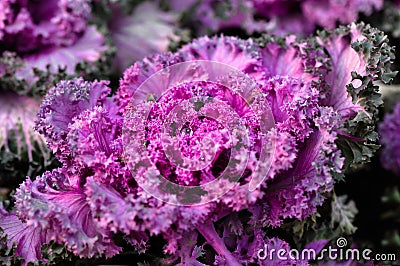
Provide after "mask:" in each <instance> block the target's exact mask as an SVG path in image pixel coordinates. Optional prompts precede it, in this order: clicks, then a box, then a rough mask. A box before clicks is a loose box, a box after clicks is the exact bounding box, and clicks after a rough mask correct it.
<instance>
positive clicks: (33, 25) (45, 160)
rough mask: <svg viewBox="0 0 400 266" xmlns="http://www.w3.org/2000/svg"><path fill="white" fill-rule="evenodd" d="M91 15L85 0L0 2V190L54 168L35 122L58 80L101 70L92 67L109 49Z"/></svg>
mask: <svg viewBox="0 0 400 266" xmlns="http://www.w3.org/2000/svg"><path fill="white" fill-rule="evenodd" d="M90 16H91V7H90V2H89V1H86V0H83V1H67V0H60V1H58V0H57V1H51V2H49V1H35V2H32V1H14V0H13V1H8V0H5V1H1V2H0V103H1V108H0V117H1V120H0V157H1V163H0V186H1V187H3V188H8V189H12V188H15V187H17V186H18V185H19V183H21V182H22V181H23V180H24V179H25V178H26V175H30V176H36V175H37V174H38V173H43V172H44V170H45V169H46V168H47V167H50V166H51V165H54V164H55V160H54V158H53V157H52V156H51V154H50V151H49V149H48V148H47V147H46V141H45V139H44V137H43V136H41V135H39V134H38V133H37V132H34V121H35V120H36V114H37V112H38V111H39V107H40V101H41V97H42V96H43V94H44V93H45V92H46V91H47V89H48V88H49V87H52V86H54V85H55V84H56V82H57V81H59V80H60V79H63V78H66V77H68V76H76V75H79V76H81V75H84V76H89V74H90V72H91V71H95V70H96V71H97V72H98V73H99V72H100V71H98V70H99V68H97V67H96V63H98V62H99V61H101V60H103V59H104V57H105V52H106V49H107V48H108V47H107V46H106V45H105V39H104V37H103V35H102V34H100V32H99V31H98V30H97V29H96V27H95V26H91V25H89V24H88V21H89V19H90ZM98 73H97V74H98Z"/></svg>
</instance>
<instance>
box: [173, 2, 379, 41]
mask: <svg viewBox="0 0 400 266" xmlns="http://www.w3.org/2000/svg"><path fill="white" fill-rule="evenodd" d="M170 7H171V8H172V9H173V10H176V11H181V12H182V13H183V15H182V18H183V21H187V23H188V24H189V25H190V24H191V25H192V27H194V28H195V30H196V31H197V33H198V34H199V35H202V34H206V33H210V32H216V31H220V30H229V29H230V28H242V29H243V30H245V31H247V32H248V33H252V32H254V31H259V32H268V33H273V34H278V35H282V36H283V35H285V34H287V33H291V34H298V35H301V36H308V35H309V34H311V33H312V32H314V31H315V29H316V28H317V27H323V28H328V29H333V28H335V27H336V26H337V25H338V24H341V25H345V24H348V23H352V22H355V21H357V20H358V18H359V15H360V14H364V15H370V14H371V13H372V12H373V11H375V10H381V9H382V7H383V0H368V1H363V0H345V1H337V0H327V1H318V0H296V1H287V0H285V1H282V0H233V1H228V0H223V1H215V0H206V1H195V0H190V1H184V0H174V1H170ZM193 25H194V26H193Z"/></svg>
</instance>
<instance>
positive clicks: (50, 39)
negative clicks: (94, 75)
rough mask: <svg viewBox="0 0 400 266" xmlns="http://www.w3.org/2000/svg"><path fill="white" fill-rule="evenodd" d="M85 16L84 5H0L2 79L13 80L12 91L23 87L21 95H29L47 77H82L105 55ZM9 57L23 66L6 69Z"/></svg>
mask: <svg viewBox="0 0 400 266" xmlns="http://www.w3.org/2000/svg"><path fill="white" fill-rule="evenodd" d="M90 16H91V7H90V1H88V0H79V1H67V0H57V1H51V2H49V1H35V2H31V1H20V0H17V1H14V0H12V1H11V0H6V1H1V3H0V47H1V48H0V55H2V56H3V60H2V61H3V62H2V63H1V64H0V75H1V76H2V79H4V78H8V80H10V79H13V80H15V81H14V84H12V85H13V86H17V85H21V84H20V83H21V82H22V83H23V85H25V86H23V88H22V89H21V90H22V91H25V92H26V91H28V92H29V90H30V89H31V86H34V85H35V84H36V83H37V82H39V84H37V85H38V86H39V85H40V84H41V83H42V82H43V79H44V78H46V77H47V78H48V79H50V80H54V79H55V78H56V77H55V76H56V74H61V73H65V74H68V75H72V74H75V73H76V71H78V73H80V74H81V75H85V74H86V72H88V71H90V69H91V68H93V67H94V63H95V62H97V61H98V60H100V59H102V58H103V57H104V55H103V52H105V51H106V49H107V46H106V45H105V43H104V42H105V39H104V37H103V35H102V34H100V32H99V31H98V30H97V29H96V27H95V26H91V25H88V21H89V19H90ZM10 54H11V55H12V57H11V58H13V59H14V60H16V58H17V59H18V58H19V59H20V60H19V61H20V62H21V63H22V64H19V65H18V66H15V65H14V66H15V67H14V68H11V69H10V68H9V65H10V59H9V60H6V59H7V58H8V57H9V55H10ZM5 55H7V56H8V57H5V58H4V56H5ZM11 62H12V61H11ZM89 66H90V67H89ZM4 76H5V77H4ZM10 77H11V78H10ZM41 79H42V80H41Z"/></svg>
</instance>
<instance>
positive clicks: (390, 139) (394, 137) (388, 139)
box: [379, 104, 400, 174]
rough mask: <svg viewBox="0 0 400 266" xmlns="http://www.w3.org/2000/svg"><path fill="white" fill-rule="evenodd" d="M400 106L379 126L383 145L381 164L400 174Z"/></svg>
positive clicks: (397, 105)
mask: <svg viewBox="0 0 400 266" xmlns="http://www.w3.org/2000/svg"><path fill="white" fill-rule="evenodd" d="M399 130H400V104H396V105H395V107H394V110H393V112H392V113H391V114H386V115H385V118H384V120H383V122H382V123H381V124H380V125H379V134H380V136H381V139H380V143H381V144H382V146H383V147H382V151H381V162H382V165H383V167H385V168H386V169H387V170H390V171H393V172H394V173H396V174H399V173H400V149H399V148H400V135H399V133H400V131H399Z"/></svg>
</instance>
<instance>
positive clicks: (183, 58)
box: [0, 24, 394, 265]
mask: <svg viewBox="0 0 400 266" xmlns="http://www.w3.org/2000/svg"><path fill="white" fill-rule="evenodd" d="M393 57H394V56H393V49H392V47H390V46H389V45H388V44H387V38H386V36H385V35H384V34H383V33H382V32H380V31H379V30H377V29H374V28H371V27H369V26H368V25H364V24H351V25H349V26H347V27H340V28H338V29H335V30H332V31H321V32H320V33H319V34H318V35H316V36H313V37H310V38H308V39H306V40H300V39H296V37H295V36H287V37H284V38H280V37H276V36H272V35H263V36H262V37H261V38H258V39H247V40H243V39H239V38H236V37H225V36H214V37H202V38H199V39H195V40H193V41H192V42H191V43H189V44H187V45H185V46H183V47H181V48H180V49H178V50H177V51H176V52H174V53H165V54H156V55H153V56H150V57H146V58H145V59H143V60H141V61H138V62H136V63H135V64H134V65H132V66H131V67H129V68H128V69H126V71H125V73H124V76H123V78H122V79H121V80H120V86H119V88H118V90H117V91H116V93H114V94H113V93H112V91H111V89H110V88H109V87H108V84H109V83H108V82H107V81H93V82H89V81H85V80H84V79H82V78H78V79H74V80H69V81H66V80H64V81H61V82H59V83H58V84H57V86H55V87H54V88H52V89H51V90H49V92H48V94H47V95H46V97H45V99H44V101H43V102H42V105H41V108H40V112H39V114H38V120H37V124H36V129H37V131H38V132H39V133H40V134H42V135H43V136H45V138H46V140H47V144H48V147H49V148H50V149H51V151H52V152H53V153H54V154H55V155H56V157H57V159H58V160H59V161H60V162H61V163H62V166H61V167H60V168H58V169H55V170H53V171H48V172H45V173H44V174H43V175H41V176H38V177H36V179H35V180H32V179H31V178H27V179H26V180H25V182H23V183H22V184H21V186H20V187H19V188H18V189H17V192H16V194H15V208H14V210H12V211H11V212H7V211H6V210H5V209H4V208H2V209H1V210H0V217H1V220H0V228H2V230H3V233H2V236H3V238H2V239H3V243H4V251H3V254H4V257H6V256H9V259H13V258H16V257H20V258H22V260H23V263H24V264H26V263H28V262H35V261H38V260H39V261H44V262H46V261H48V254H51V252H52V250H51V249H48V250H46V252H45V253H44V252H42V246H43V245H44V244H48V243H53V242H55V243H58V244H61V245H64V246H65V247H66V249H67V250H68V251H69V252H72V253H73V254H75V255H76V256H79V257H82V258H85V257H88V258H90V257H98V256H102V255H104V256H105V257H112V256H114V255H115V254H118V253H121V252H123V250H122V247H121V246H120V244H119V243H118V241H117V240H116V239H117V236H118V235H123V236H124V238H123V239H124V240H125V241H126V242H127V243H129V244H130V245H132V246H133V248H134V249H135V250H136V251H137V252H143V251H145V250H146V249H148V248H149V243H151V239H152V237H155V236H158V237H161V238H162V239H164V240H165V246H164V252H165V253H166V254H167V258H165V259H164V260H162V262H163V263H164V264H180V265H193V264H194V265H203V264H206V265H209V264H215V265H250V264H251V263H256V264H258V265H276V264H278V263H280V262H272V261H268V260H260V259H259V257H258V256H257V255H258V254H257V253H258V250H259V249H262V248H264V245H268V246H269V247H284V248H286V249H288V248H289V245H288V243H286V242H285V241H283V240H280V239H278V238H275V237H274V236H271V235H268V232H269V230H270V229H271V228H277V227H279V226H281V225H282V224H283V223H284V222H285V221H287V220H300V219H303V218H307V217H310V216H311V215H313V214H314V213H315V212H316V210H317V207H318V206H321V205H322V204H323V202H324V200H325V198H327V197H329V195H330V193H331V191H332V189H333V185H334V184H335V182H337V181H338V180H341V179H342V178H343V174H344V173H345V171H346V169H347V168H348V167H349V166H356V165H359V164H362V163H364V162H366V161H368V160H369V158H370V157H371V156H372V154H373V152H374V151H375V149H376V148H377V145H376V141H377V134H376V132H375V129H374V128H375V124H376V120H377V112H378V109H377V108H378V106H380V104H381V100H380V95H379V93H378V87H377V86H376V85H374V82H375V81H378V80H382V81H383V82H389V81H390V80H391V79H392V77H393V75H394V73H393V72H391V71H390V64H391V62H392V60H393ZM222 66H223V67H222ZM265 170H267V171H266V172H265V174H264V171H265ZM260 173H261V174H262V175H260ZM208 184H213V185H212V186H209V185H208ZM226 188H229V189H226ZM215 195H217V196H215ZM171 203H172V204H171ZM205 245H209V246H210V247H211V248H212V249H206V248H205ZM291 264H296V265H307V264H308V262H307V261H290V262H288V265H291Z"/></svg>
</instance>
